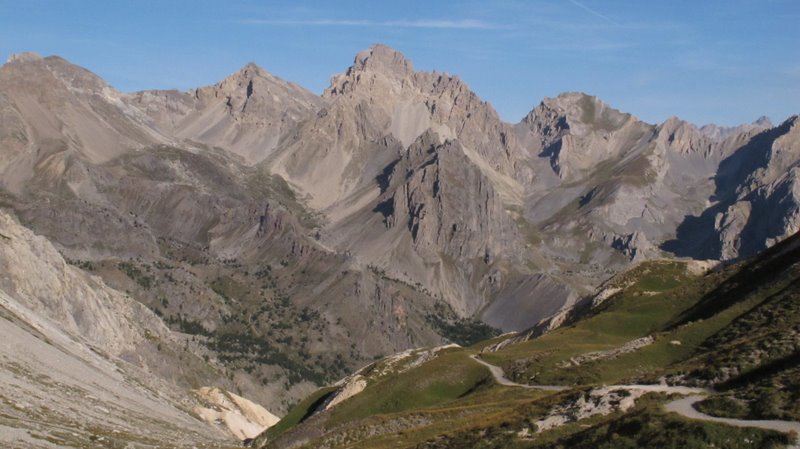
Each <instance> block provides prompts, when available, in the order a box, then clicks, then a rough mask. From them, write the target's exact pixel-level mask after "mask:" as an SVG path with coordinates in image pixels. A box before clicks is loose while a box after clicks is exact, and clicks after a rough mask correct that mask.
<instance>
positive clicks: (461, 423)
mask: <svg viewBox="0 0 800 449" xmlns="http://www.w3.org/2000/svg"><path fill="white" fill-rule="evenodd" d="M798 262H800V239H798V238H792V239H789V240H788V241H786V242H784V243H783V244H781V245H778V246H777V247H775V248H773V249H771V250H770V251H767V252H765V253H764V254H763V255H762V256H760V257H759V258H756V259H754V260H752V261H748V262H744V263H741V264H738V265H734V266H730V267H727V268H725V269H723V270H720V271H718V272H714V273H710V274H707V275H704V276H693V275H690V274H688V272H687V270H686V267H685V265H684V264H682V263H678V262H649V263H645V264H642V265H640V266H638V267H637V268H635V269H633V270H631V271H629V272H627V273H624V274H623V275H620V276H618V277H617V278H616V279H615V280H614V281H613V282H612V286H616V287H619V288H620V291H619V292H618V293H617V294H615V295H614V296H613V297H611V298H610V299H608V300H606V301H605V302H604V303H603V304H602V305H600V306H599V307H597V308H595V309H593V310H592V311H590V312H589V313H588V314H586V315H585V316H584V317H583V318H581V319H579V320H577V321H576V322H575V323H573V324H571V325H570V326H568V327H565V328H561V329H558V330H556V331H554V332H552V333H550V334H547V335H544V336H542V337H539V338H536V339H534V340H531V341H527V342H523V343H517V344H513V345H509V346H507V347H505V348H504V349H502V350H500V351H498V352H495V353H485V354H482V357H483V358H484V359H486V360H487V361H489V362H490V363H493V364H496V365H499V366H502V367H503V368H504V369H505V371H506V373H507V375H509V377H512V378H514V379H515V380H516V381H518V382H521V383H525V382H530V383H538V384H560V385H570V386H574V389H572V390H568V391H564V392H541V391H536V390H526V389H522V388H518V387H504V386H500V385H497V384H496V383H495V382H494V380H493V379H492V378H491V377H490V376H489V373H488V371H487V370H486V369H485V368H484V367H482V366H481V365H479V364H477V363H476V362H475V361H473V360H470V359H469V356H470V355H472V354H474V353H476V352H477V351H479V349H480V348H481V347H482V346H483V345H475V346H473V347H472V348H460V349H449V350H446V351H443V352H442V353H440V355H439V356H438V357H436V358H434V359H433V360H431V361H428V362H426V363H423V364H421V365H419V366H416V367H415V368H413V369H409V370H398V371H397V372H393V373H389V374H388V375H386V374H385V373H384V374H383V375H382V376H376V377H374V378H372V377H370V376H371V375H372V373H374V372H378V371H380V369H379V365H380V363H381V362H379V363H378V364H376V366H375V367H373V368H372V370H369V369H368V370H366V371H364V373H365V376H366V377H367V378H368V379H369V382H368V386H367V388H366V389H365V390H364V391H363V392H362V393H360V394H359V395H356V396H354V397H352V398H350V399H348V400H346V401H344V402H343V403H341V404H340V405H339V406H337V407H335V408H333V409H332V410H329V411H326V412H324V413H320V414H316V415H314V416H313V417H311V418H310V419H307V420H305V421H304V422H301V423H299V424H297V422H296V420H295V421H293V422H291V423H290V424H292V425H287V424H285V423H282V427H281V429H282V430H285V433H284V434H283V435H281V436H279V437H276V438H272V439H270V440H269V442H268V443H267V446H268V447H276V448H278V447H288V446H293V445H299V446H298V447H331V448H333V447H353V448H379V447H418V448H449V447H487V448H489V447H492V448H495V447H496V448H501V447H509V448H557V447H601V448H602V447H631V448H633V447H686V448H693V447H698V448H699V447H764V448H767V447H781V446H783V445H785V444H787V443H788V442H789V439H788V437H786V436H785V435H781V434H777V433H774V432H768V431H761V430H755V429H733V428H730V427H727V426H724V425H721V424H712V423H706V422H698V421H690V420H687V419H684V418H682V417H679V416H677V415H675V414H669V413H666V412H664V411H663V409H662V404H663V403H664V402H665V401H667V400H668V398H667V397H666V396H665V395H663V394H649V395H647V396H645V397H644V398H641V399H639V401H638V402H637V405H636V407H635V408H634V409H633V410H631V411H629V412H627V413H622V412H614V413H611V414H610V415H606V416H594V417H591V418H587V419H583V420H581V421H579V422H577V423H571V424H567V425H564V426H562V427H559V428H557V429H554V430H550V431H546V432H542V433H535V430H536V429H535V425H534V424H533V423H534V422H535V421H536V420H537V419H541V418H543V417H544V416H546V415H547V413H548V412H549V411H550V410H551V409H552V408H553V407H554V406H556V405H558V404H564V403H570V401H575V400H576V399H577V398H579V397H580V396H581V395H583V394H585V393H584V392H585V391H588V389H590V388H591V387H592V385H596V384H601V383H603V384H613V383H628V382H637V383H641V382H651V381H657V380H661V379H668V380H669V381H670V382H673V383H685V384H695V385H697V384H699V385H706V386H713V387H715V388H717V389H720V390H722V391H723V394H722V395H720V396H714V397H713V398H712V399H710V400H709V401H706V403H705V404H702V407H703V408H704V410H706V411H708V412H711V413H712V414H718V415H723V416H733V417H744V418H749V419H753V418H775V419H798V418H800V414H798V410H797V409H798V403H800V401H799V400H798V399H800V398H799V397H798V395H800V380H798V379H800V356H799V355H798V350H799V349H800V337H799V336H800V293H798V288H797V286H798V279H800V263H798ZM643 337H648V338H652V340H649V339H648V340H646V343H647V344H645V345H643V346H641V347H638V346H637V347H635V349H633V350H630V351H619V349H620V348H624V347H626V346H630V342H632V341H634V342H635V341H637V340H638V341H642V340H639V339H642V338H643ZM497 340H498V339H495V340H493V342H496V341H497ZM307 406H308V405H307V404H306V405H305V407H307ZM301 412H302V410H301ZM304 414H305V412H302V413H300V416H303V415H304ZM295 424H296V425H295ZM530 435H534V437H533V438H531V436H530ZM668 443H669V444H668Z"/></svg>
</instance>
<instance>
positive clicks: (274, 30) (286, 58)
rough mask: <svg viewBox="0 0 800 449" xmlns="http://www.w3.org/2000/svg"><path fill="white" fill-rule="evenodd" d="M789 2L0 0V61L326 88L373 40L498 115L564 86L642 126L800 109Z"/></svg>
mask: <svg viewBox="0 0 800 449" xmlns="http://www.w3.org/2000/svg"><path fill="white" fill-rule="evenodd" d="M798 24H800V1H798V0H728V1H697V0H695V1H682V0H678V1H651V0H646V1H642V0H636V1H633V0H631V1H611V0H607V1H600V0H529V1H522V0H496V1H494V0H481V1H458V2H457V1H435V0H427V1H409V0H404V1H394V2H383V1H366V0H360V1H330V0H329V1H319V2H312V1H307V2H302V1H252V0H251V1H234V0H231V1H203V0H195V1H191V2H189V1H172V2H168V1H153V0H129V1H121V0H119V1H117V0H103V1H93V0H83V1H78V0H60V1H57V0H51V1H45V0H18V1H8V0H0V55H8V54H10V53H16V52H20V51H36V52H39V53H41V54H43V55H50V54H57V55H60V56H63V57H65V58H67V59H68V60H70V61H72V62H73V63H76V64H78V65H81V66H84V67H86V68H88V69H89V70H91V71H93V72H95V73H97V74H99V75H100V76H102V77H103V78H105V79H106V80H107V81H108V82H109V83H110V84H112V85H113V86H115V87H117V88H118V89H121V90H124V91H131V90H138V89H148V88H178V89H188V88H191V87H196V86H200V85H206V84H212V83H214V82H216V81H218V80H220V79H222V78H224V77H225V76H227V75H228V74H230V73H232V72H234V71H236V70H237V69H238V68H240V67H241V66H242V65H244V64H245V63H247V62H249V61H254V62H256V63H257V64H259V65H260V66H262V67H264V68H265V69H266V70H268V71H270V72H271V73H273V74H275V75H277V76H279V77H281V78H284V79H287V80H290V81H293V82H296V83H298V84H300V85H302V86H304V87H306V88H308V89H310V90H311V91H313V92H316V93H321V92H322V90H323V89H324V88H325V87H327V85H328V83H329V80H330V77H331V75H333V74H335V73H338V72H341V71H343V70H345V69H346V68H347V67H348V66H349V65H350V63H351V62H352V60H353V56H354V55H355V54H356V53H357V52H358V51H360V50H362V49H364V48H366V47H368V46H369V45H371V44H373V43H376V42H381V43H385V44H387V45H390V46H392V47H394V48H396V49H398V50H400V51H401V52H403V53H404V54H405V55H406V56H407V57H408V58H409V59H411V60H412V61H413V62H414V65H415V67H416V68H417V69H418V70H434V69H436V70H439V71H445V72H448V73H451V74H458V75H459V76H460V77H461V78H462V79H464V80H465V81H466V82H467V84H468V85H469V86H470V87H471V88H472V89H473V90H475V91H476V92H477V93H478V95H480V96H481V97H482V98H483V99H484V100H487V101H489V102H491V103H492V104H493V105H494V106H495V108H496V109H497V110H498V112H499V113H500V115H501V116H502V117H503V118H504V119H505V120H507V121H511V122H516V121H518V120H519V119H520V118H522V117H523V116H524V115H525V114H526V113H527V112H528V111H529V110H530V109H532V108H533V107H534V106H536V105H537V104H538V103H539V102H540V101H541V100H542V98H544V97H546V96H555V95H557V94H558V93H560V92H564V91H584V92H587V93H590V94H592V95H597V96H598V97H600V98H601V99H603V100H604V101H606V102H607V103H609V104H610V105H612V106H613V107H616V108H618V109H621V110H623V111H626V112H631V113H633V114H634V115H636V116H638V117H639V118H641V119H643V120H646V121H648V122H651V123H658V122H661V121H663V120H665V119H666V118H667V117H669V116H671V115H677V116H679V117H681V118H684V119H687V120H690V121H692V122H695V123H697V124H704V123H710V122H714V123H719V124H723V125H734V124H738V123H743V122H750V121H753V120H755V119H756V118H757V117H758V116H760V115H767V116H769V117H771V118H772V119H773V120H774V121H780V120H783V119H785V118H786V117H788V116H789V115H792V114H797V113H800V26H798Z"/></svg>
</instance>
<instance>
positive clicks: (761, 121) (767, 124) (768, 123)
mask: <svg viewBox="0 0 800 449" xmlns="http://www.w3.org/2000/svg"><path fill="white" fill-rule="evenodd" d="M753 125H756V126H760V127H762V128H772V127H774V126H775V125H774V124H773V123H772V120H770V119H769V117H767V116H766V115H762V116H761V117H759V118H757V119H756V120H755V121H754V122H753Z"/></svg>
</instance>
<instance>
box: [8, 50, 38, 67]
mask: <svg viewBox="0 0 800 449" xmlns="http://www.w3.org/2000/svg"><path fill="white" fill-rule="evenodd" d="M41 59H42V56H41V55H40V54H39V53H36V52H33V51H26V52H22V53H12V54H11V55H9V56H8V59H6V64H8V63H11V62H29V61H39V60H41Z"/></svg>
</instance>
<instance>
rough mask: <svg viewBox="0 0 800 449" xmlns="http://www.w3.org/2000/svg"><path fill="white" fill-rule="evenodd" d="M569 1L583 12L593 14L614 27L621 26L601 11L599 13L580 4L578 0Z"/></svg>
mask: <svg viewBox="0 0 800 449" xmlns="http://www.w3.org/2000/svg"><path fill="white" fill-rule="evenodd" d="M567 1H568V2H570V3H572V4H573V5H575V6H577V7H578V8H581V9H582V10H584V11H586V12H588V13H589V14H591V15H593V16H596V17H599V18H601V19H603V20H605V21H607V22H609V23H611V24H613V25H616V26H619V23H617V21H616V20H614V19H612V18H611V17H608V16H607V15H605V14H603V13H601V12H600V11H597V10H596V9H592V8H590V7H588V6H586V5H584V4H583V3H581V2H579V1H578V0H567Z"/></svg>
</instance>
